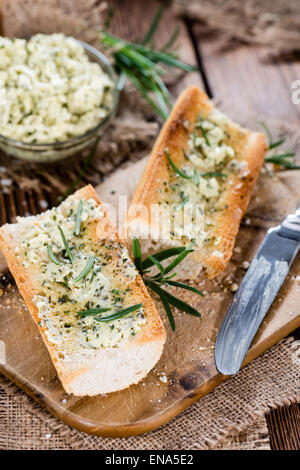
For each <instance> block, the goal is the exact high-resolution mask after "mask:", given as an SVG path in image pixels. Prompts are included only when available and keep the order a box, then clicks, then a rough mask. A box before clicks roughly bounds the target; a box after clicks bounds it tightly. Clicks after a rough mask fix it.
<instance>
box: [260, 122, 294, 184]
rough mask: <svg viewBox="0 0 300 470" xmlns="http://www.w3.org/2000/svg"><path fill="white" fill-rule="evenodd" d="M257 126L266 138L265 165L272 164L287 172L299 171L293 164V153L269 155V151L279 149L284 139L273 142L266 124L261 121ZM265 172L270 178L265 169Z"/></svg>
mask: <svg viewBox="0 0 300 470" xmlns="http://www.w3.org/2000/svg"><path fill="white" fill-rule="evenodd" d="M258 124H260V125H261V126H262V127H263V129H264V130H265V133H266V135H267V138H268V152H267V155H266V157H265V163H273V164H274V165H278V166H281V167H282V168H284V169H288V170H299V169H300V166H299V165H295V164H294V162H293V158H294V157H295V152H291V151H288V152H284V153H279V154H274V153H271V154H270V153H269V152H270V150H273V149H275V148H277V147H280V146H281V145H282V144H284V142H285V138H284V137H283V138H281V139H278V140H276V141H273V137H272V134H271V131H270V129H269V127H268V126H267V124H266V123H265V122H263V121H258ZM265 168H266V166H265ZM266 171H267V173H268V174H269V175H270V176H272V174H271V173H270V171H269V170H268V169H267V168H266Z"/></svg>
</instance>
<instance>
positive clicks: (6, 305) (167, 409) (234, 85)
mask: <svg viewBox="0 0 300 470" xmlns="http://www.w3.org/2000/svg"><path fill="white" fill-rule="evenodd" d="M110 3H112V4H113V5H114V6H115V15H114V19H113V22H112V25H111V27H112V32H114V33H116V34H118V35H119V36H121V37H124V38H125V39H131V40H136V39H140V38H142V37H143V36H144V34H145V32H146V31H147V28H148V25H149V21H150V18H151V17H152V16H153V15H154V14H155V11H156V8H157V2H156V1H154V0H147V2H140V1H139V0H113V1H111V2H110ZM0 4H1V0H0ZM175 22H176V20H175V19H174V17H173V15H172V12H171V10H170V9H167V11H166V14H165V16H164V18H163V21H162V23H161V25H160V27H159V30H158V34H157V37H158V40H157V45H159V46H160V45H163V44H164V43H165V42H166V40H167V39H168V38H169V36H170V34H171V32H172V30H173V28H174V25H175ZM180 23H181V31H180V36H179V43H180V56H181V57H182V58H183V59H184V60H186V61H187V62H190V63H198V64H200V65H201V67H202V69H201V71H200V72H199V73H198V72H195V73H193V74H190V75H188V76H186V77H182V76H179V77H178V80H177V82H176V83H175V85H174V86H172V94H173V97H174V98H175V97H176V96H177V95H178V93H179V92H180V91H181V90H182V89H183V88H185V87H186V86H187V85H188V84H192V83H195V84H198V85H200V86H203V87H204V89H205V90H206V91H207V92H208V94H210V96H212V97H213V98H217V99H218V98H219V99H226V100H227V101H228V100H231V101H232V102H234V103H235V105H236V104H237V105H238V106H241V108H242V110H243V111H244V112H245V111H247V110H249V111H250V112H251V113H252V114H253V113H257V115H264V116H270V117H278V118H283V119H286V120H288V121H292V122H295V123H298V124H299V123H300V105H299V106H296V105H294V104H292V101H291V83H292V81H294V80H296V79H299V78H300V63H299V57H298V58H297V57H296V56H295V57H293V58H292V60H286V58H284V57H279V56H276V55H275V54H274V53H273V52H272V51H270V50H269V49H266V48H258V47H250V46H246V45H241V44H235V45H234V47H223V44H222V40H221V39H220V38H218V37H217V35H213V36H211V37H206V36H204V35H203V32H202V28H201V26H199V24H197V23H195V24H194V23H193V22H191V21H190V20H186V21H180ZM40 198H41V199H43V200H46V201H47V202H48V203H49V204H50V205H51V204H52V203H53V201H54V200H56V195H55V196H54V195H51V194H40V195H37V194H36V193H32V192H27V191H16V192H14V193H10V194H4V193H1V194H0V222H1V223H4V222H6V221H9V220H11V219H12V218H14V217H15V216H16V215H17V214H20V215H25V214H27V213H32V214H35V213H37V212H40V210H41V206H40V200H41V199H40ZM244 230H246V232H247V230H248V229H247V227H243V228H242V231H241V236H242V238H243V234H244ZM249 230H250V228H249ZM251 230H253V229H251ZM246 232H245V233H246ZM263 233H264V231H263V230H261V231H260V232H259V233H258V234H257V233H256V234H255V237H257V236H258V239H261V238H262V237H263ZM248 236H249V237H250V238H249V240H251V239H252V238H253V233H252V234H251V233H250V232H249V234H248V235H247V236H246V237H245V240H247V237H248ZM255 247H256V245H251V243H250V244H249V246H245V249H247V250H248V251H247V253H245V252H243V254H244V255H245V256H246V254H247V256H250V254H252V255H253V253H254V251H255ZM297 264H298V261H297ZM0 266H1V262H0ZM295 268H296V267H295ZM4 284H5V285H3V286H2V287H3V289H5V291H6V292H8V294H7V295H4V296H3V298H2V301H1V306H0V320H1V325H0V331H1V336H2V335H5V338H9V341H8V352H9V355H8V357H9V361H8V363H7V364H6V365H2V366H1V369H2V370H3V372H5V374H6V375H7V376H8V377H10V378H11V379H12V380H14V381H15V382H16V383H18V384H19V385H20V386H21V387H22V388H23V389H24V390H25V391H26V392H27V393H29V394H30V395H31V396H33V398H35V400H37V401H38V402H40V403H42V404H43V405H44V406H46V407H47V408H48V409H50V410H51V411H52V412H54V413H55V414H56V415H58V416H60V417H61V418H62V419H64V420H65V421H66V422H68V423H69V424H71V425H75V426H76V427H78V428H79V429H84V430H86V431H87V432H92V433H100V434H108V435H119V434H122V435H129V434H134V433H137V432H141V431H145V430H148V429H152V428H153V427H155V426H157V425H159V424H161V423H162V422H165V421H166V419H169V418H170V417H172V416H174V414H176V413H178V412H180V411H181V410H182V409H184V408H186V407H187V406H188V405H189V404H190V403H192V402H193V401H195V400H196V399H198V398H199V397H201V396H202V395H204V394H205V393H207V392H208V391H209V390H210V389H211V388H212V387H213V386H215V385H217V384H218V383H220V382H221V381H222V380H223V377H220V376H218V374H217V373H216V370H215V368H214V365H213V361H212V356H211V353H210V354H209V352H207V353H206V354H207V355H206V354H205V356H206V357H205V360H204V365H203V366H201V367H199V365H198V366H197V367H196V368H195V364H194V363H193V364H191V363H190V362H189V361H188V360H187V357H181V356H180V351H181V348H180V347H179V343H176V341H174V345H176V344H177V345H176V346H174V349H173V350H172V351H171V352H172V353H173V356H174V354H175V357H176V358H177V368H174V363H172V361H169V363H168V361H166V359H165V358H163V359H162V360H163V361H166V362H162V363H161V364H160V365H159V367H158V369H157V370H156V371H153V372H152V373H151V374H150V375H149V377H148V378H147V387H146V386H145V387H143V386H139V385H138V386H137V387H136V389H135V388H134V389H133V390H132V389H131V388H130V389H129V390H128V391H126V392H125V394H124V395H122V396H120V395H118V394H113V396H111V397H109V396H108V397H104V398H103V397H96V398H94V399H91V400H92V401H91V402H90V401H88V402H87V403H85V401H84V399H76V398H74V397H69V396H65V394H64V393H63V390H62V389H61V386H60V383H59V381H58V379H57V377H56V374H55V371H54V369H53V366H52V364H51V362H50V361H49V357H48V356H47V351H46V350H45V347H44V345H43V343H42V341H41V339H40V338H39V335H38V332H37V330H36V328H35V326H34V325H33V324H32V321H31V320H30V318H29V316H28V313H26V312H25V310H24V306H23V303H22V301H21V299H20V297H19V294H18V292H17V291H16V289H15V287H14V285H13V282H12V280H11V278H10V277H9V275H8V276H6V279H5V281H4ZM284 289H286V286H285V287H284ZM289 289H290V288H289V287H288V289H287V291H289ZM287 298H289V299H290V300H289V301H290V302H291V301H293V302H295V309H296V310H297V299H296V300H295V298H294V296H292V295H291V294H290V297H289V296H288V297H287ZM298 298H299V297H298ZM229 301H230V295H229V296H228V298H226V300H225V303H224V302H222V304H223V305H222V308H221V307H220V312H219V315H218V321H216V320H215V319H213V320H212V321H211V323H210V324H209V325H208V326H207V328H208V331H209V333H208V335H209V336H207V338H208V339H210V340H211V341H214V338H215V334H216V328H217V327H218V325H219V324H220V321H221V319H222V316H223V315H224V313H225V310H226V305H227V304H228V303H229ZM15 305H16V307H15ZM13 306H14V307H13ZM275 308H277V307H275ZM8 311H9V315H7V313H8ZM273 315H274V313H273ZM283 317H284V315H283V313H282V315H280V309H279V313H278V312H277V313H276V326H275V324H274V323H273V322H272V321H269V320H270V318H272V312H271V317H270V316H269V317H268V318H267V319H266V322H267V323H266V324H265V325H264V326H263V328H262V329H261V330H260V332H259V334H258V336H257V338H256V339H255V342H254V346H253V347H252V349H251V351H250V353H249V355H248V358H247V360H250V359H252V358H253V357H254V356H256V355H257V354H259V353H260V352H261V351H262V350H264V349H265V348H266V347H270V346H271V345H272V344H274V342H276V341H278V340H279V339H280V338H281V337H283V336H285V335H287V334H288V333H290V332H292V331H293V330H294V329H295V328H296V326H297V325H298V324H299V323H298V322H299V317H298V314H297V315H296V316H295V318H291V319H290V321H288V323H286V318H283ZM179 320H180V321H181V319H179ZM183 321H184V320H183ZM181 327H182V328H184V323H182V324H181ZM181 327H180V329H179V331H182V330H181ZM195 331H196V332H197V330H195ZM206 332H207V330H206ZM202 334H203V333H202ZM207 338H206V339H207ZM0 339H1V338H0ZM16 344H17V348H16V347H15V345H16ZM192 344H193V348H195V347H197V346H199V342H192ZM13 346H14V347H13ZM198 349H199V348H198ZM169 352H170V351H167V353H166V354H169ZM196 359H197V360H198V359H199V358H198V356H197V355H196V356H195V362H197V360H196ZM202 359H203V358H202V356H201V361H202ZM28 360H29V366H30V367H29V370H30V375H29V376H28V375H27V376H26V374H25V375H24V370H25V369H26V370H28ZM179 361H180V362H179ZM202 362H203V361H202ZM179 363H181V364H182V367H181V368H178V364H179ZM172 367H173V370H174V371H175V370H176V372H174V373H173V377H172V374H171V372H172V371H170V370H169V369H171V368H172ZM164 368H169V369H168V371H167V372H168V373H169V372H170V375H171V378H172V383H171V381H170V382H169V383H168V384H163V383H162V382H160V381H159V373H160V372H161V371H164ZM4 369H5V370H4ZM176 374H179V375H177V376H176ZM159 382H160V383H159ZM174 384H176V386H175V385H174ZM149 387H150V389H151V397H150V398H149V394H148V393H147V394H145V392H143V389H145V388H147V390H149ZM122 393H123V392H122ZM149 399H150V400H152V402H151V401H150V402H149ZM158 400H161V401H160V402H159V401H158ZM65 401H66V403H65ZM134 402H135V403H136V406H133V407H128V406H127V403H134ZM120 403H121V405H120ZM117 405H120V406H121V407H122V410H123V411H122V413H123V414H122V413H121V415H118V416H117V414H116V413H114V412H113V411H112V410H113V409H114V407H116V406H117ZM95 409H97V410H98V411H97V413H98V414H96V416H95V414H94V411H95ZM117 410H118V408H117ZM78 416H79V419H78ZM153 416H155V419H154V420H153ZM266 419H267V423H268V429H269V434H270V443H271V447H272V448H273V449H300V435H299V434H300V432H299V430H300V422H299V420H300V418H299V405H298V404H294V405H292V406H290V407H282V408H278V409H277V410H271V412H270V413H269V414H268V415H267V416H266ZM120 420H121V421H122V420H123V421H122V423H123V424H122V426H123V428H122V429H121V432H119V431H116V429H117V428H118V427H119V425H120ZM99 422H101V423H102V427H101V429H100V428H99ZM126 423H127V424H126Z"/></svg>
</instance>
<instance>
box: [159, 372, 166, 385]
mask: <svg viewBox="0 0 300 470" xmlns="http://www.w3.org/2000/svg"><path fill="white" fill-rule="evenodd" d="M159 380H160V381H161V382H163V383H164V384H166V383H167V382H168V377H167V376H166V374H165V373H163V374H162V375H161V376H160V377H159Z"/></svg>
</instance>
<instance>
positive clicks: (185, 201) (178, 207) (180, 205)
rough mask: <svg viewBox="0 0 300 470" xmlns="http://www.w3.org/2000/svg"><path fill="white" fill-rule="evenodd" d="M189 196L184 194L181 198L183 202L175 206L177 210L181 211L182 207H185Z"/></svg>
mask: <svg viewBox="0 0 300 470" xmlns="http://www.w3.org/2000/svg"><path fill="white" fill-rule="evenodd" d="M189 199H190V198H189V197H188V196H183V197H182V199H181V202H180V204H178V206H176V207H175V211H180V210H181V209H183V207H184V206H185V204H186V203H187V202H189Z"/></svg>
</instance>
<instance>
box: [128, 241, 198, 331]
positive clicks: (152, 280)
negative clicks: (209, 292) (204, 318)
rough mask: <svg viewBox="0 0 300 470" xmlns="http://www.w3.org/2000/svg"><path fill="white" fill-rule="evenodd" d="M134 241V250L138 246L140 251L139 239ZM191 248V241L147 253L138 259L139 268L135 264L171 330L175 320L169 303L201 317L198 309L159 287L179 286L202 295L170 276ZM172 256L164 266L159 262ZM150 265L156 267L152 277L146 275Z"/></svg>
mask: <svg viewBox="0 0 300 470" xmlns="http://www.w3.org/2000/svg"><path fill="white" fill-rule="evenodd" d="M134 243H135V251H137V246H138V247H139V248H138V252H139V253H140V252H141V249H140V244H139V241H138V240H137V239H135V242H134ZM193 250H194V249H193V243H191V244H190V245H189V246H187V247H176V248H168V249H167V250H163V251H160V252H158V253H156V254H155V255H149V256H148V257H147V258H146V259H145V260H144V261H142V262H140V261H139V264H138V266H139V268H138V266H137V265H136V267H137V269H139V272H140V274H141V276H142V278H143V281H144V283H145V284H146V286H148V287H149V289H151V290H153V292H155V293H156V294H157V295H158V296H159V298H160V300H161V302H162V304H163V307H164V309H165V311H166V314H167V317H168V319H169V322H170V325H171V328H172V330H175V321H174V316H173V313H172V309H171V307H170V306H171V305H172V306H173V307H176V308H178V309H179V310H181V311H183V312H186V313H188V314H190V315H194V316H197V317H201V314H200V313H199V312H198V310H196V309H195V308H194V307H192V306H191V305H188V304H187V303H186V302H183V301H182V300H181V299H178V298H177V297H175V296H174V295H172V294H170V293H169V292H168V291H166V290H165V289H163V288H162V287H161V286H162V285H165V286H166V287H169V286H174V287H179V288H181V289H185V290H189V291H192V292H194V293H195V294H198V295H201V296H203V293H202V292H201V291H200V290H199V289H196V288H195V287H193V286H190V285H189V284H184V283H183V282H177V281H171V278H173V277H174V276H176V273H174V272H172V273H171V271H173V269H174V268H175V267H176V266H178V264H179V263H181V261H183V259H184V258H185V257H186V256H187V255H188V254H189V253H191V252H192V251H193ZM176 255H177V256H176ZM174 256H176V257H175V258H174V259H173V260H172V261H171V262H170V263H169V264H168V265H167V266H166V267H163V265H162V264H161V261H163V260H166V259H168V258H171V257H174ZM151 266H156V267H157V268H158V273H157V274H155V275H154V276H152V277H149V276H147V275H148V273H149V268H151ZM169 273H171V274H170V275H169V276H167V274H169Z"/></svg>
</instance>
